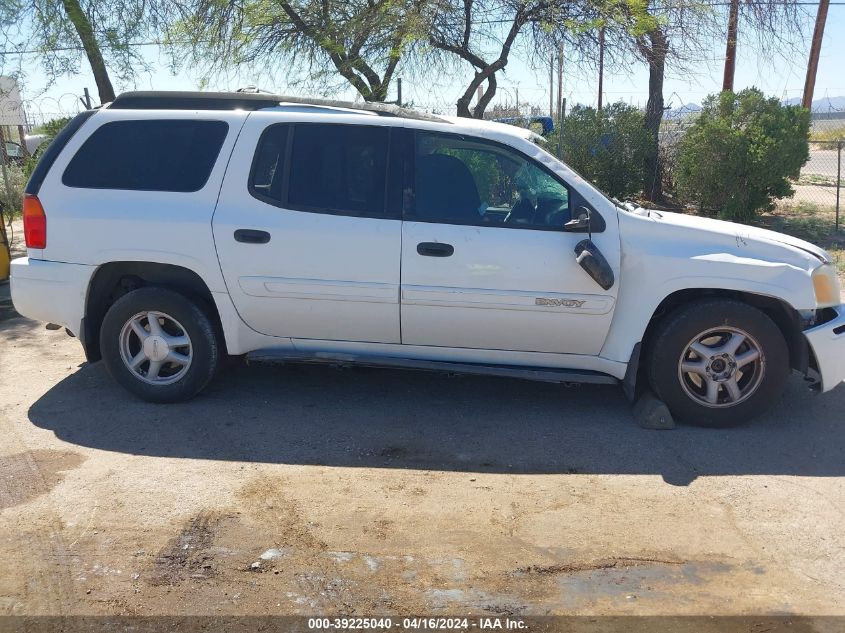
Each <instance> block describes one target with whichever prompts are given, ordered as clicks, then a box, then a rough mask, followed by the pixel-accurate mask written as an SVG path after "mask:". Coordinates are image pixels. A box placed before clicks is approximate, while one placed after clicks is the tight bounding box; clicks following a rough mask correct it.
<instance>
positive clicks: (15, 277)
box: [11, 257, 97, 336]
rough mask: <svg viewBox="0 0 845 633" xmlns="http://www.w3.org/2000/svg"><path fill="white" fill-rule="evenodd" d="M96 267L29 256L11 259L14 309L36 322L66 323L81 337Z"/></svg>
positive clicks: (69, 328)
mask: <svg viewBox="0 0 845 633" xmlns="http://www.w3.org/2000/svg"><path fill="white" fill-rule="evenodd" d="M96 268H97V267H96V266H88V265H85V264H66V263H64V262H51V261H46V260H42V259H30V258H28V257H20V258H18V259H15V260H12V266H11V269H12V274H11V290H12V303H13V304H14V306H15V310H17V312H19V313H20V314H22V315H23V316H25V317H29V318H30V319H35V320H36V321H48V322H50V323H57V324H59V325H63V326H64V327H66V328H67V329H68V330H70V331H71V332H73V334H74V335H75V336H78V335H79V332H80V328H81V323H82V317H83V316H85V296H86V293H87V292H88V283H89V282H90V280H91V275H93V274H94V271H95V270H96Z"/></svg>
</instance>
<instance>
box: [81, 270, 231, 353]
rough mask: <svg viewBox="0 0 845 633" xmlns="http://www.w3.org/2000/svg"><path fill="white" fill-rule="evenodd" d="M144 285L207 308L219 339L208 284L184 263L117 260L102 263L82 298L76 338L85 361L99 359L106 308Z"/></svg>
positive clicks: (220, 329) (220, 332) (219, 327)
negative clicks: (82, 302) (198, 303)
mask: <svg viewBox="0 0 845 633" xmlns="http://www.w3.org/2000/svg"><path fill="white" fill-rule="evenodd" d="M146 286H158V287H162V288H169V289H171V290H175V291H176V292H179V293H180V294H182V295H184V296H186V297H190V298H191V299H193V300H195V301H199V302H201V303H202V304H203V305H204V306H205V307H206V309H207V310H208V314H209V316H211V319H212V322H213V323H214V327H215V329H216V333H217V335H218V337H220V341H221V342H222V341H223V340H224V339H223V327H222V324H221V320H220V314H219V312H218V310H217V306H216V304H215V302H214V297H213V296H212V294H211V290H210V289H209V287H208V284H206V282H205V281H204V280H203V278H202V277H201V276H200V275H199V274H198V273H197V272H196V271H193V270H191V269H189V268H185V267H184V266H177V265H174V264H162V263H157V262H139V261H118V262H109V263H107V264H103V265H102V266H100V267H99V268H97V270H96V271H95V272H94V275H92V277H91V281H90V283H89V285H88V293H87V296H86V299H85V316H84V318H83V322H82V328H81V336H80V341H81V343H82V347H83V349H84V350H85V357H86V359H87V360H88V361H89V362H94V361H97V360H100V358H101V353H100V327H101V326H102V324H103V318H104V317H105V315H106V312H108V309H109V308H110V307H111V306H112V304H114V302H115V301H117V300H118V299H119V298H120V297H122V296H123V295H125V294H126V293H128V292H131V291H133V290H136V289H137V288H143V287H146Z"/></svg>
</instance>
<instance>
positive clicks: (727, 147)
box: [674, 88, 810, 221]
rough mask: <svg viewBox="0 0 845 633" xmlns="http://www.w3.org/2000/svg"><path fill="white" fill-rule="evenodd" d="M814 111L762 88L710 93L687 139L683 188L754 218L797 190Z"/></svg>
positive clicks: (704, 202)
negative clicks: (793, 181) (766, 93)
mask: <svg viewBox="0 0 845 633" xmlns="http://www.w3.org/2000/svg"><path fill="white" fill-rule="evenodd" d="M809 130H810V113H809V111H807V110H805V109H804V108H801V107H799V106H783V105H781V104H780V103H779V101H778V100H777V99H774V98H772V99H767V98H766V97H765V96H764V95H763V93H762V92H761V91H760V90H758V89H756V88H749V89H746V90H743V91H742V92H739V93H733V92H722V93H721V94H718V95H711V96H709V97H708V98H707V99H706V100H705V102H704V108H703V110H702V111H701V114H700V116H699V117H698V119H696V121H695V123H694V124H693V125H692V127H691V128H690V129H689V131H688V132H687V133H686V135H685V136H684V138H683V139H682V140H681V144H680V148H679V155H678V163H677V166H676V169H675V174H674V176H675V181H676V183H677V186H678V193H679V194H680V195H681V196H682V197H685V198H686V199H688V200H690V201H693V202H697V203H699V204H700V205H701V209H702V211H705V212H717V213H718V214H719V216H720V217H722V218H724V219H728V220H737V221H748V220H751V219H753V218H754V217H755V216H756V215H757V213H759V212H760V211H763V210H769V209H771V208H772V205H773V201H774V200H775V199H776V198H784V197H786V196H791V195H792V194H793V193H794V190H793V189H792V187H791V185H790V183H789V178H790V177H794V176H796V175H797V174H798V172H799V170H800V169H801V166H802V165H803V164H804V163H806V162H807V159H808V158H809V146H808V143H807V139H808V138H809Z"/></svg>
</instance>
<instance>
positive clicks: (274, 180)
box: [249, 123, 290, 203]
mask: <svg viewBox="0 0 845 633" xmlns="http://www.w3.org/2000/svg"><path fill="white" fill-rule="evenodd" d="M289 134H290V126H289V125H287V124H285V123H282V124H278V125H271V126H270V127H268V128H267V129H266V130H265V131H264V133H263V134H262V135H261V139H260V140H259V141H258V150H257V151H256V153H255V159H254V160H253V163H252V176H251V177H250V181H249V188H250V191H251V192H252V193H253V195H257V196H259V197H264V198H271V199H272V200H273V201H275V202H279V203H280V202H282V185H283V184H284V177H285V153H286V151H287V143H288V135H289Z"/></svg>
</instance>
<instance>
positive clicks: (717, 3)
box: [0, 0, 845, 55]
mask: <svg viewBox="0 0 845 633" xmlns="http://www.w3.org/2000/svg"><path fill="white" fill-rule="evenodd" d="M730 4H731V3H730V0H713V1H710V2H692V3H690V4H686V5H684V4H676V5H671V6H669V7H667V8H666V9H692V8H700V7H702V6H708V7H728V6H730ZM742 6H760V7H774V6H806V7H817V6H819V2H812V1H806V0H800V1H798V2H789V1H787V0H782V1H772V2H766V1H765V0H749V1H746V2H742ZM829 6H845V1H837V2H830V3H829ZM662 11H663V10H660V12H662ZM512 22H513V19H510V18H509V19H504V18H502V19H497V20H478V21H474V24H475V25H476V26H478V27H483V26H489V25H494V24H511V23H512ZM462 25H463V22H461V23H460V24H458V26H462ZM452 26H455V25H452ZM195 43H203V42H202V41H198V42H172V41H161V40H153V41H150V42H127V43H126V44H122V45H120V46H117V45H115V46H107V45H103V46H101V48H105V49H115V48H124V47H142V46H164V45H167V44H176V45H184V44H195ZM206 43H208V42H206ZM84 50H85V49H84V48H83V47H82V46H81V45H79V46H61V47H53V48H36V49H26V50H3V51H0V55H39V54H44V53H62V52H70V51H80V52H81V51H84Z"/></svg>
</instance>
